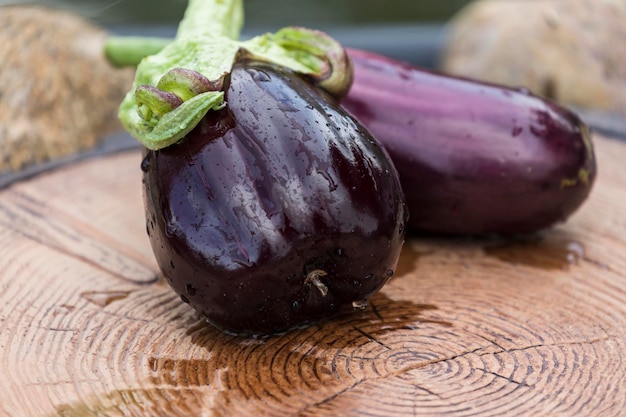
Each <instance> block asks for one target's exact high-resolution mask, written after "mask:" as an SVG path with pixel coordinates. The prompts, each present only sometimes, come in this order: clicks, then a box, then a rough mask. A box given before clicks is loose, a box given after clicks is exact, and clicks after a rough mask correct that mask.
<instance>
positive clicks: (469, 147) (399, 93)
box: [342, 49, 596, 235]
mask: <svg viewBox="0 0 626 417" xmlns="http://www.w3.org/2000/svg"><path fill="white" fill-rule="evenodd" d="M348 54H349V56H350V57H351V59H352V61H353V68H354V81H353V85H352V88H351V90H350V92H349V94H348V96H347V97H346V99H345V100H343V101H342V105H343V106H344V107H345V108H346V109H347V110H348V111H350V112H351V113H352V114H353V115H354V116H355V117H356V118H358V119H359V121H361V122H362V123H363V124H364V125H365V126H366V127H367V128H368V129H369V130H370V131H371V132H372V134H373V135H374V136H375V137H376V139H377V140H378V141H379V142H380V143H381V144H383V146H384V147H385V148H386V150H387V151H388V152H389V154H390V156H391V158H392V160H393V163H394V165H395V166H396V168H397V170H398V173H399V175H400V180H401V183H402V187H403V189H404V192H405V195H406V200H407V205H408V207H409V212H410V219H409V227H410V228H411V229H414V230H419V231H427V232H434V233H440V234H472V235H485V234H518V233H530V232H536V231H539V230H542V229H545V228H549V227H552V226H554V225H555V224H558V223H560V222H564V221H566V220H567V219H568V218H569V216H570V215H571V214H572V213H574V212H575V211H576V210H577V209H578V208H579V207H580V206H581V205H582V203H583V202H584V201H585V199H586V198H587V196H588V195H589V193H590V191H591V188H592V185H593V182H594V179H595V176H596V161H595V156H594V150H593V144H592V142H591V137H590V132H589V129H588V128H587V127H586V126H585V125H584V123H583V122H582V121H581V120H580V119H579V117H578V116H577V115H576V114H575V113H573V112H572V111H570V110H568V109H566V108H563V107H561V106H558V105H557V104H555V103H553V102H550V101H546V100H543V99H541V98H539V97H537V96H533V95H531V94H530V93H529V92H528V91H526V90H524V89H518V90H516V89H511V88H506V87H502V86H498V85H493V84H486V83H479V82H476V81H473V80H468V79H462V78H454V77H449V76H445V75H443V74H438V73H435V72H430V71H426V70H423V69H420V68H416V67H413V66H411V65H409V64H406V63H403V62H399V61H396V60H393V59H390V58H387V57H384V56H381V55H378V54H375V53H371V52H367V51H362V50H356V49H349V50H348Z"/></svg>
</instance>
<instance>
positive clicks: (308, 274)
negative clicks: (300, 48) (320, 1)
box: [142, 60, 406, 335]
mask: <svg viewBox="0 0 626 417" xmlns="http://www.w3.org/2000/svg"><path fill="white" fill-rule="evenodd" d="M224 91H225V102H226V103H228V104H227V106H226V107H225V108H223V109H221V110H216V111H210V112H208V113H207V115H206V116H204V118H203V119H202V120H201V121H200V123H199V124H198V125H197V126H196V127H195V128H194V129H193V130H192V131H191V132H190V133H188V134H187V135H186V136H185V137H184V138H183V139H182V140H181V141H180V142H178V143H175V144H172V145H170V146H167V147H165V148H162V149H159V150H146V151H145V158H144V161H143V163H142V169H143V171H144V178H143V184H144V197H145V203H146V204H145V206H146V219H147V229H148V234H149V236H150V241H151V244H152V247H153V250H154V254H155V256H156V259H157V261H158V265H159V267H160V268H161V270H162V272H163V274H164V275H165V277H166V278H167V280H168V281H169V283H170V285H171V286H172V287H173V289H174V290H175V291H176V292H177V293H178V294H179V295H180V297H181V299H182V300H183V301H184V302H186V303H189V304H190V305H191V306H192V307H193V308H195V309H196V310H197V311H199V312H200V313H202V314H203V315H204V316H206V318H207V319H208V321H209V322H210V323H212V324H214V325H215V326H217V327H219V328H221V329H224V330H226V331H228V332H232V333H236V334H245V335H267V334H273V333H277V332H282V331H286V330H288V329H291V328H294V327H298V326H301V325H304V324H306V323H308V322H311V321H315V320H319V319H322V318H325V317H329V316H330V315H332V314H333V313H335V312H336V311H338V310H339V309H341V308H343V307H346V306H347V307H348V308H352V305H354V306H357V307H358V306H362V305H363V302H364V301H365V300H367V299H368V297H370V296H371V295H373V294H374V293H376V292H377V291H378V290H379V289H380V288H381V287H382V286H383V285H384V284H385V283H386V282H387V281H388V280H389V279H390V277H391V276H392V275H393V271H394V268H395V267H396V263H397V260H398V256H399V254H400V250H401V247H402V244H403V240H404V230H405V222H406V208H405V204H404V197H403V192H402V190H401V187H400V183H399V179H398V175H397V172H396V170H395V168H394V166H393V164H392V163H391V162H390V160H389V157H388V155H387V153H386V152H385V150H384V149H383V148H382V147H381V146H380V145H379V144H378V143H377V142H376V141H375V140H374V138H373V137H372V136H371V135H370V134H369V132H368V131H367V130H366V129H365V128H364V127H363V126H362V125H361V124H360V123H359V122H358V121H357V120H355V119H354V118H353V117H351V116H350V115H349V114H348V113H347V112H346V111H345V110H344V109H343V108H341V107H340V106H339V104H337V102H336V100H334V99H333V98H332V97H331V96H330V95H328V94H326V93H325V92H323V91H322V90H320V89H318V88H316V87H315V86H313V85H312V84H311V83H309V82H307V81H306V80H305V79H304V78H303V77H301V76H299V75H297V74H296V73H294V72H292V71H290V70H288V69H286V68H284V67H281V66H278V65H275V64H271V63H262V62H258V61H250V60H243V61H239V62H236V63H235V65H234V67H233V69H232V72H231V73H230V74H229V75H227V76H226V78H225V80H224Z"/></svg>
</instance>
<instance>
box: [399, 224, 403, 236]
mask: <svg viewBox="0 0 626 417" xmlns="http://www.w3.org/2000/svg"><path fill="white" fill-rule="evenodd" d="M398 233H399V234H402V233H404V225H403V224H401V225H400V226H398Z"/></svg>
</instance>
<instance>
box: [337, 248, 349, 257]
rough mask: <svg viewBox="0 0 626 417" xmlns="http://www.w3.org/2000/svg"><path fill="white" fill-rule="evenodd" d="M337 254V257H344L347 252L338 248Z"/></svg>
mask: <svg viewBox="0 0 626 417" xmlns="http://www.w3.org/2000/svg"><path fill="white" fill-rule="evenodd" d="M335 253H336V254H337V256H344V255H345V253H346V251H345V250H344V249H343V248H337V250H336V251H335Z"/></svg>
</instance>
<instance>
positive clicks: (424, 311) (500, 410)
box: [0, 137, 626, 417]
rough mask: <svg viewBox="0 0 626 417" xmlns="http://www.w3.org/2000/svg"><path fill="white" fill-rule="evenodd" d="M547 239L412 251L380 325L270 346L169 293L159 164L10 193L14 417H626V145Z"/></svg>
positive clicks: (325, 331) (55, 175)
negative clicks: (153, 183) (153, 218)
mask: <svg viewBox="0 0 626 417" xmlns="http://www.w3.org/2000/svg"><path fill="white" fill-rule="evenodd" d="M595 140H596V147H597V154H598V155H597V156H598V161H599V167H600V172H599V178H598V181H597V183H596V185H595V188H594V190H593V192H592V195H591V197H590V199H589V200H588V201H587V203H586V204H585V205H584V207H583V208H582V209H581V210H580V211H579V212H578V213H577V214H576V215H575V216H574V217H573V218H572V219H571V220H570V221H569V222H568V223H566V224H564V225H560V226H558V227H556V228H554V229H553V230H550V231H548V232H547V233H545V234H544V235H543V236H541V237H537V238H532V239H531V238H529V239H525V240H518V241H505V240H497V239H484V240H481V239H442V238H432V237H430V238H425V237H420V236H413V237H411V238H409V239H408V241H407V244H406V247H405V249H404V251H403V254H402V258H401V264H400V266H399V268H398V271H397V273H396V275H395V277H394V278H393V279H392V281H391V282H390V283H389V285H387V286H386V287H385V288H384V289H383V291H382V292H381V293H380V294H378V295H377V296H375V297H373V298H372V299H371V300H370V303H369V305H368V307H367V308H366V309H364V310H363V311H355V312H350V313H345V314H342V315H340V316H338V317H336V318H335V319H333V320H329V321H326V322H322V323H318V324H315V325H312V326H310V327H308V328H306V329H303V330H298V331H293V332H291V333H288V334H286V335H283V336H277V337H272V338H268V339H245V338H238V337H233V336H229V335H226V334H223V333H221V332H219V331H218V330H215V329H214V328H212V327H210V326H208V325H206V324H205V323H204V322H203V320H202V319H201V318H200V317H198V316H197V315H196V314H195V313H194V312H193V311H192V310H190V308H189V307H188V306H187V305H185V304H184V303H182V302H181V301H180V299H178V298H177V296H176V295H175V294H174V293H173V291H171V290H170V289H169V287H168V286H167V285H166V284H165V283H164V281H163V280H162V279H161V278H160V276H159V273H158V271H157V268H156V264H155V262H154V260H153V258H152V252H151V249H150V247H149V242H148V238H147V236H146V232H145V223H144V218H143V202H142V199H141V189H140V187H141V179H140V175H141V172H140V170H139V163H140V153H139V151H136V150H133V151H128V152H123V153H119V154H115V155H109V156H103V157H99V158H91V159H88V160H84V161H81V162H78V163H75V164H72V165H70V166H65V167H63V168H61V169H58V170H56V171H54V172H51V173H46V174H44V175H40V176H37V177H35V178H32V179H30V180H26V181H22V182H19V183H17V184H14V185H12V186H11V187H9V188H7V189H5V190H2V191H0V270H1V271H2V272H1V273H0V352H1V355H0V374H1V375H2V377H1V378H0V416H2V417H5V416H6V417H8V416H11V417H16V416H17V417H21V416H28V417H38V416H41V417H47V416H64V417H75V416H76V417H77V416H166V417H169V416H198V417H203V416H216V417H217V416H254V417H260V416H381V417H382V416H385V417H394V416H412V415H420V416H533V417H534V416H602V417H608V416H624V415H626V210H625V206H626V169H625V168H624V165H623V163H624V161H625V160H626V143H625V142H620V141H618V140H612V139H606V138H602V137H596V138H595Z"/></svg>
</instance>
